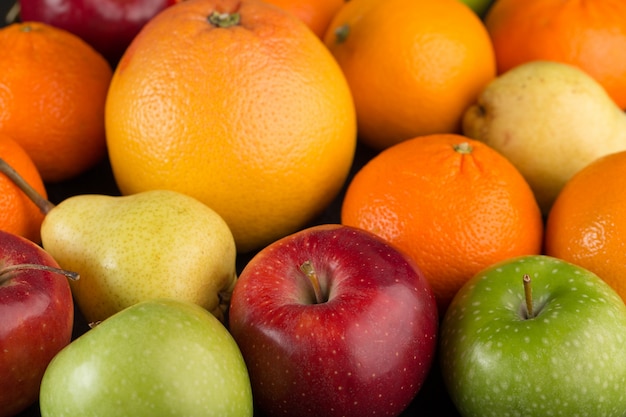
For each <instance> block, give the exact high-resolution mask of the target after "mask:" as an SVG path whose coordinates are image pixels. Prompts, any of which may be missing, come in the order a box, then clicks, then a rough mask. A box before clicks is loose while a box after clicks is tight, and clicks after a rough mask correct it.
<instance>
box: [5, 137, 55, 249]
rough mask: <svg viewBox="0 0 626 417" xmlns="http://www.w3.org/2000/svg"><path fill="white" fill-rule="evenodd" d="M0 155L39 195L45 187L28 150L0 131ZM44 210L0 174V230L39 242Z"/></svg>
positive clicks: (42, 193) (11, 181) (44, 191)
mask: <svg viewBox="0 0 626 417" xmlns="http://www.w3.org/2000/svg"><path fill="white" fill-rule="evenodd" d="M0 158H2V160H4V162H5V163H6V164H8V165H9V166H10V167H11V168H12V169H13V170H15V171H16V172H17V173H18V174H19V175H20V176H21V177H22V178H23V179H24V181H26V182H27V183H28V184H29V185H30V186H32V187H33V188H34V189H35V190H36V191H37V192H38V193H39V194H40V195H41V196H43V197H44V198H46V197H47V193H46V188H45V186H44V183H43V181H42V179H41V176H40V175H39V171H37V167H36V166H35V164H34V163H33V161H32V159H31V158H30V156H28V153H26V151H25V150H24V149H23V148H22V147H21V146H20V144H19V143H17V141H15V140H13V139H12V138H11V137H9V136H7V135H4V134H1V133H0ZM43 219H44V214H43V213H42V212H41V211H40V210H39V208H38V207H37V206H36V205H35V203H33V202H32V200H31V199H30V198H29V197H28V196H27V195H26V194H24V193H23V192H22V190H21V189H20V188H19V187H18V186H17V185H16V184H15V182H14V181H13V180H12V179H11V178H9V177H7V176H6V175H4V174H0V230H4V231H6V232H9V233H13V234H16V235H20V236H23V237H25V238H27V239H30V240H32V241H33V242H35V243H40V242H41V235H40V228H41V222H42V221H43Z"/></svg>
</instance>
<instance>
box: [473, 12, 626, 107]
mask: <svg viewBox="0 0 626 417" xmlns="http://www.w3.org/2000/svg"><path fill="white" fill-rule="evenodd" d="M485 25H486V27H487V30H488V31H489V34H490V36H491V39H492V42H493V46H494V50H495V54H496V62H497V66H498V73H500V74H501V73H503V72H506V71H507V70H509V69H511V68H513V67H515V66H517V65H519V64H521V63H523V62H528V61H535V60H549V61H558V62H564V63H566V64H570V65H576V66H578V67H579V68H581V69H583V70H585V71H586V72H587V73H588V74H589V75H591V76H592V77H593V78H595V79H596V80H597V81H598V82H599V83H600V84H601V85H602V86H603V87H604V88H605V89H606V90H607V92H608V93H609V95H610V96H611V97H612V98H613V100H614V101H615V103H616V104H617V105H618V106H619V107H621V108H622V109H624V108H626V2H624V1H622V0H594V1H578V0H543V1H526V2H524V1H519V0H499V1H496V2H494V4H493V6H492V7H491V9H490V10H489V12H488V13H487V15H486V17H485Z"/></svg>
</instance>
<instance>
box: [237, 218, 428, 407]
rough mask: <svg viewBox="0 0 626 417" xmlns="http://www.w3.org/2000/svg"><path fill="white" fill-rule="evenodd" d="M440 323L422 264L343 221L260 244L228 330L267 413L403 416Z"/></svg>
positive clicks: (240, 283) (245, 275) (421, 377)
mask: <svg viewBox="0 0 626 417" xmlns="http://www.w3.org/2000/svg"><path fill="white" fill-rule="evenodd" d="M307 262H310V264H311V267H312V276H311V277H310V276H308V275H309V274H307V271H306V263H307ZM303 265H305V268H303ZM303 269H304V270H303ZM315 280H317V281H318V282H319V287H320V290H321V294H322V300H321V302H317V300H316V296H315V291H314V285H313V283H314V282H315ZM312 281H313V283H312ZM437 328H438V318H437V308H436V303H435V299H434V296H433V293H432V291H431V289H430V286H429V285H428V283H427V281H426V279H425V278H424V276H423V275H422V273H421V271H420V270H419V268H418V267H417V266H416V265H415V264H414V263H413V262H412V261H411V260H410V259H409V258H408V257H407V256H406V255H404V254H403V253H401V252H399V251H398V250H397V249H395V248H394V247H392V246H391V245H389V244H388V243H386V242H385V241H383V240H382V239H380V238H378V237H376V236H374V235H373V234H371V233H369V232H366V231H363V230H360V229H355V228H351V227H348V226H340V225H323V226H316V227H312V228H309V229H305V230H303V231H300V232H298V233H295V234H293V235H291V236H288V237H286V238H283V239H281V240H279V241H277V242H275V243H274V244H272V245H270V246H268V247H266V248H265V249H263V250H262V251H261V252H259V253H258V254H257V255H256V256H255V257H254V258H253V259H252V260H251V261H250V262H249V263H248V265H247V266H246V267H245V268H244V270H243V271H242V273H241V275H240V277H239V281H238V283H237V285H236V287H235V290H234V293H233V297H232V300H231V307H230V330H231V333H232V334H233V336H234V338H235V340H236V341H237V343H238V344H239V346H240V348H241V350H242V353H243V356H244V358H245V360H246V363H247V365H248V368H249V371H250V377H251V381H252V388H253V396H254V398H255V401H256V405H257V406H258V407H259V409H260V410H261V411H262V412H263V413H264V414H265V415H267V416H276V415H289V416H292V417H298V416H327V417H332V416H360V417H362V416H366V415H377V416H380V415H391V416H394V415H399V414H400V413H401V412H402V411H403V410H404V409H405V408H406V407H407V406H408V404H409V403H410V402H411V400H412V399H413V398H414V396H415V395H416V394H417V392H418V391H419V389H420V388H421V386H422V383H423V381H424V379H425V378H426V376H427V374H428V371H429V370H430V366H431V363H432V360H433V356H434V352H435V346H436V334H437Z"/></svg>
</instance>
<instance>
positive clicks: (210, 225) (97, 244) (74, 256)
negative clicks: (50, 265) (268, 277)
mask: <svg viewBox="0 0 626 417" xmlns="http://www.w3.org/2000/svg"><path fill="white" fill-rule="evenodd" d="M41 238H42V245H43V247H44V248H45V249H46V250H47V251H48V252H49V253H50V254H51V255H52V256H53V257H54V258H55V259H56V260H57V262H58V263H59V265H61V266H62V268H64V269H67V270H70V271H74V272H78V273H79V274H80V279H79V280H77V281H73V282H71V286H72V291H73V294H74V297H75V300H76V302H77V304H78V306H79V308H80V310H81V312H82V313H83V315H84V316H85V318H86V319H87V320H88V321H89V322H97V321H101V320H104V319H106V318H107V317H109V316H111V315H112V314H114V313H116V312H118V311H121V310H122V309H124V308H126V307H129V306H131V305H133V304H136V303H138V302H140V301H145V300H149V299H156V298H171V299H177V300H182V301H188V302H192V303H195V304H198V305H200V306H201V307H204V308H205V309H207V310H209V311H210V312H211V313H213V314H214V315H215V316H216V317H218V318H219V319H222V320H223V312H224V311H225V308H226V307H227V305H228V300H229V298H230V294H231V292H232V290H233V287H234V284H235V281H236V279H237V277H236V260H235V257H236V248H235V242H234V238H233V235H232V233H231V231H230V229H229V228H228V226H227V225H226V222H225V221H224V220H223V219H222V218H221V217H220V216H219V215H218V214H217V213H216V212H214V211H213V210H212V209H210V208H209V207H207V206H206V205H204V204H203V203H201V202H199V201H198V200H196V199H194V198H192V197H189V196H187V195H184V194H181V193H177V192H173V191H162V190H155V191H147V192H142V193H138V194H134V195H129V196H124V197H116V196H106V195H79V196H74V197H70V198H68V199H66V200H64V201H62V202H61V203H59V204H58V205H57V206H56V207H54V208H53V209H52V210H50V211H49V212H48V214H47V215H46V217H45V219H44V222H43V224H42V227H41Z"/></svg>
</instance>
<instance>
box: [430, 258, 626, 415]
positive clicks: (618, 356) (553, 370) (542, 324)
mask: <svg viewBox="0 0 626 417" xmlns="http://www.w3.org/2000/svg"><path fill="white" fill-rule="evenodd" d="M524 274H528V275H529V276H530V278H531V285H532V297H533V310H534V316H533V317H531V318H529V317H528V315H527V307H526V297H525V293H524V285H523V276H524ZM625 342H626V306H624V303H623V301H622V300H621V298H620V297H619V296H618V295H617V293H615V292H614V291H613V290H612V289H611V288H610V287H609V286H608V285H607V284H606V283H604V281H602V280H601V279H600V278H598V277H597V276H595V275H594V274H592V273H591V272H588V271H586V270H584V269H582V268H579V267H577V266H575V265H572V264H570V263H566V262H564V261H561V260H558V259H555V258H551V257H547V256H525V257H519V258H514V259H510V260H507V261H504V262H502V263H499V264H497V265H494V266H492V267H490V268H488V269H486V270H485V271H483V272H481V273H480V274H478V275H477V276H475V277H474V278H473V279H471V280H470V281H469V282H468V283H467V284H466V285H465V286H464V287H463V288H462V289H461V290H460V291H459V292H458V294H457V296H456V297H455V299H454V301H453V302H452V304H451V305H450V308H449V309H448V311H447V312H446V315H445V317H444V320H443V322H442V327H441V345H440V348H441V351H440V353H441V355H440V356H441V364H442V373H443V376H444V381H445V384H446V387H447V388H448V391H449V393H450V396H451V398H452V400H453V402H454V403H455V405H456V406H457V408H458V410H459V412H460V413H461V414H462V415H463V416H464V417H491V416H494V417H496V416H497V417H503V416H520V417H521V416H523V417H544V416H545V417H547V416H564V417H573V416H578V417H584V416H588V417H601V416H604V417H613V416H615V417H618V416H619V417H621V416H623V415H625V413H626V343H625Z"/></svg>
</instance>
